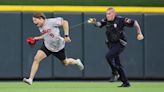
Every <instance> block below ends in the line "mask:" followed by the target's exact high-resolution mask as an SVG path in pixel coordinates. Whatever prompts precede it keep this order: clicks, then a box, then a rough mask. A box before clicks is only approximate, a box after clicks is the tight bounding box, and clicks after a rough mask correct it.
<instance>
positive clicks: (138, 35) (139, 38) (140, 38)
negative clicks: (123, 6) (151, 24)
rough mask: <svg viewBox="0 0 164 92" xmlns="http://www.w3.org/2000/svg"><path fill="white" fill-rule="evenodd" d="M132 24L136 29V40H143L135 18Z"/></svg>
mask: <svg viewBox="0 0 164 92" xmlns="http://www.w3.org/2000/svg"><path fill="white" fill-rule="evenodd" d="M134 26H135V28H136V31H137V39H138V40H143V39H144V36H143V34H142V32H141V28H140V25H139V24H138V22H137V20H135V21H134Z"/></svg>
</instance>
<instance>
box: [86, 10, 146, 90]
mask: <svg viewBox="0 0 164 92" xmlns="http://www.w3.org/2000/svg"><path fill="white" fill-rule="evenodd" d="M88 23H90V24H93V25H95V26H96V27H100V28H102V27H103V26H105V27H106V36H107V41H106V44H107V46H108V48H109V51H108V53H107V54H106V59H107V61H108V63H109V65H110V67H111V69H112V77H111V79H110V81H111V82H114V81H116V80H117V79H118V78H119V77H120V80H121V81H122V82H123V84H122V85H121V86H119V87H130V83H129V82H128V79H127V78H126V75H125V73H124V70H123V67H122V65H121V63H120V57H119V56H120V53H121V52H122V51H123V50H124V48H125V46H126V44H127V40H126V37H125V35H124V32H125V31H124V27H125V26H127V27H133V26H134V27H135V28H136V31H137V39H138V40H143V39H144V36H143V35H142V32H141V29H140V26H139V24H138V22H137V21H136V20H132V19H129V18H126V17H121V16H117V15H116V12H115V10H114V9H113V8H108V9H107V11H106V17H105V18H103V19H102V20H101V21H100V22H97V21H96V19H95V18H90V19H89V20H88Z"/></svg>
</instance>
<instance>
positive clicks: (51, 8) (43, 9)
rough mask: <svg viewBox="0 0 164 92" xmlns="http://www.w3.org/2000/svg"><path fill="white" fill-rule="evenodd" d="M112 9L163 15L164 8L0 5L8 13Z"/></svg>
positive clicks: (101, 10) (102, 10)
mask: <svg viewBox="0 0 164 92" xmlns="http://www.w3.org/2000/svg"><path fill="white" fill-rule="evenodd" d="M109 7H113V8H115V9H116V11H117V12H132V13H134V12H137V13H164V7H124V6H123V7H122V6H22V5H1V6H0V11H10V12H12V11H13V12H17V11H18V12H20V11H21V12H105V11H106V9H107V8H109Z"/></svg>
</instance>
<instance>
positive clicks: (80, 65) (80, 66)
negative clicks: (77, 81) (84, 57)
mask: <svg viewBox="0 0 164 92" xmlns="http://www.w3.org/2000/svg"><path fill="white" fill-rule="evenodd" d="M76 61H77V66H78V67H79V68H80V70H81V71H82V70H83V69H84V65H83V64H82V62H81V60H80V59H77V60H76Z"/></svg>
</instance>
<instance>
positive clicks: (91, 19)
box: [88, 18, 101, 27]
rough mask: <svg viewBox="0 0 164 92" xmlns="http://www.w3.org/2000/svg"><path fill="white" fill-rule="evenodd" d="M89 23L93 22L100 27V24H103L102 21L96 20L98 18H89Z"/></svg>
mask: <svg viewBox="0 0 164 92" xmlns="http://www.w3.org/2000/svg"><path fill="white" fill-rule="evenodd" d="M88 23H89V24H93V25H94V26H96V27H100V26H101V23H100V22H97V21H96V18H89V19H88Z"/></svg>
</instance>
